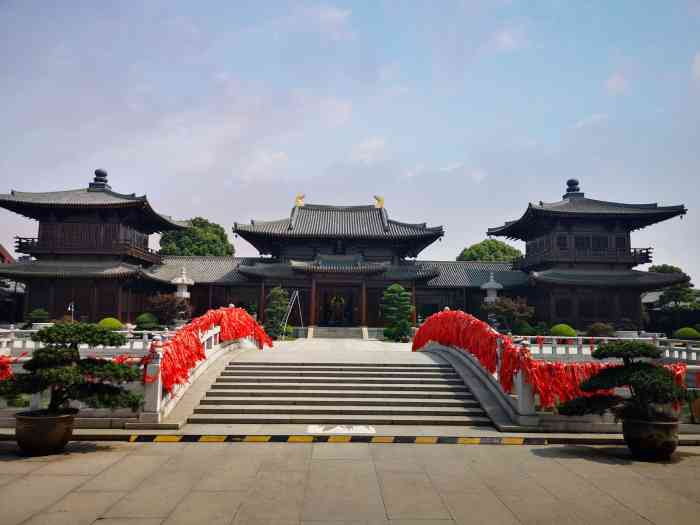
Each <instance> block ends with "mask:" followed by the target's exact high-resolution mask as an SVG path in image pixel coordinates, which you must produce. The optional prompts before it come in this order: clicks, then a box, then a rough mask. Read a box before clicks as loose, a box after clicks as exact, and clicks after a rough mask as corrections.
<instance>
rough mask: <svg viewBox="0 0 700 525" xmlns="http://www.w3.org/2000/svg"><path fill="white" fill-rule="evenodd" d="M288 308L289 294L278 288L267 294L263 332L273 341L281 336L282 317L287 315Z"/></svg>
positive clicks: (282, 328)
mask: <svg viewBox="0 0 700 525" xmlns="http://www.w3.org/2000/svg"><path fill="white" fill-rule="evenodd" d="M288 307H289V292H287V290H285V289H284V288H282V287H280V286H276V287H275V288H273V289H272V290H270V293H269V294H267V301H266V304H265V323H264V325H265V331H266V332H267V333H268V335H269V336H270V337H272V338H273V339H278V338H279V337H280V336H281V335H282V334H283V330H284V327H283V326H282V323H283V322H284V316H285V315H286V314H287V308H288Z"/></svg>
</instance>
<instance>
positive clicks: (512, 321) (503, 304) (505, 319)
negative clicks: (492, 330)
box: [482, 297, 535, 335]
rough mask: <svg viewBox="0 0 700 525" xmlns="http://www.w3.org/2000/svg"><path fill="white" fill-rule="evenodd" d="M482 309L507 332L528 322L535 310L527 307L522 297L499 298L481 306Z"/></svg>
mask: <svg viewBox="0 0 700 525" xmlns="http://www.w3.org/2000/svg"><path fill="white" fill-rule="evenodd" d="M482 309H483V310H484V311H485V312H487V313H489V314H493V315H494V316H495V317H496V320H497V321H498V323H499V324H500V325H502V326H504V327H505V328H507V329H508V330H515V329H516V326H518V325H520V324H522V323H525V322H527V321H529V320H530V319H532V318H533V316H534V315H535V308H534V307H532V306H528V304H527V300H526V299H525V298H524V297H516V298H515V299H511V298H510V297H499V298H498V299H496V301H495V302H493V303H491V304H485V305H483V306H482ZM520 335H527V334H520Z"/></svg>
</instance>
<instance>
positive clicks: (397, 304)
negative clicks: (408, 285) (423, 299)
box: [382, 284, 413, 341]
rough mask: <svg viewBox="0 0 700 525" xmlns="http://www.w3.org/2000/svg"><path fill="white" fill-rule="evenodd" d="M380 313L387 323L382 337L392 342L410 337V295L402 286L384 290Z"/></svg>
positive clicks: (411, 311) (411, 305)
mask: <svg viewBox="0 0 700 525" xmlns="http://www.w3.org/2000/svg"><path fill="white" fill-rule="evenodd" d="M382 312H383V315H384V319H385V320H386V323H387V326H386V328H384V337H386V338H387V339H390V340H392V341H402V340H405V339H407V338H408V337H409V336H410V335H411V314H412V313H413V304H412V301H411V293H410V292H409V291H407V290H406V289H405V288H404V287H403V286H401V285H400V284H392V285H391V286H389V287H388V288H387V289H386V290H384V294H383V296H382Z"/></svg>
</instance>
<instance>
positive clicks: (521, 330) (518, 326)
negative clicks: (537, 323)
mask: <svg viewBox="0 0 700 525" xmlns="http://www.w3.org/2000/svg"><path fill="white" fill-rule="evenodd" d="M513 333H514V334H515V335H537V333H536V330H535V329H534V328H533V327H532V325H531V324H530V323H528V322H527V321H520V322H518V323H515V326H514V327H513Z"/></svg>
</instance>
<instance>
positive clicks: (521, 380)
mask: <svg viewBox="0 0 700 525" xmlns="http://www.w3.org/2000/svg"><path fill="white" fill-rule="evenodd" d="M515 393H516V394H517V396H518V403H517V407H518V414H520V415H521V416H534V415H536V414H537V411H536V410H535V394H534V393H533V391H532V385H531V384H530V383H528V382H527V381H526V380H525V374H523V371H522V370H521V371H520V372H518V373H517V374H516V376H515Z"/></svg>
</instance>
